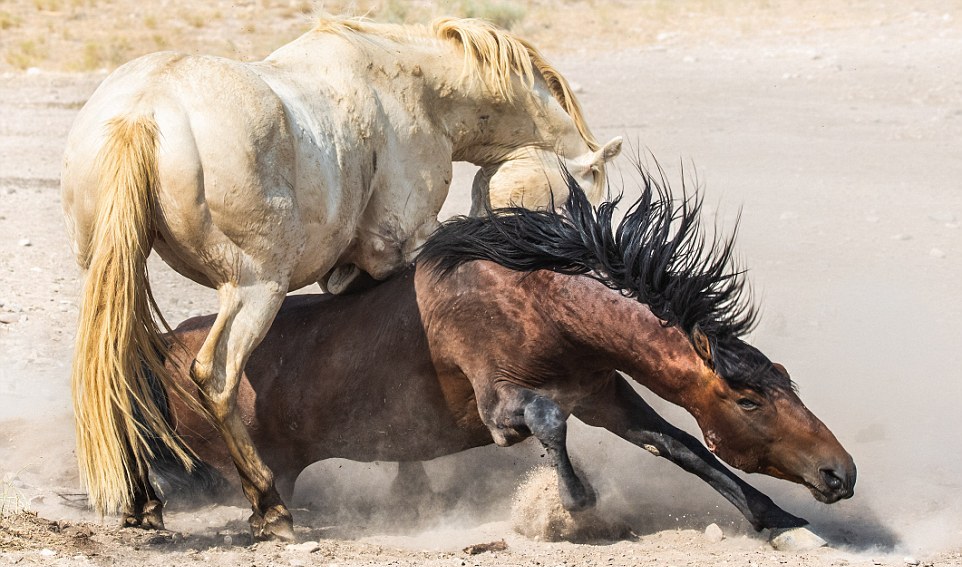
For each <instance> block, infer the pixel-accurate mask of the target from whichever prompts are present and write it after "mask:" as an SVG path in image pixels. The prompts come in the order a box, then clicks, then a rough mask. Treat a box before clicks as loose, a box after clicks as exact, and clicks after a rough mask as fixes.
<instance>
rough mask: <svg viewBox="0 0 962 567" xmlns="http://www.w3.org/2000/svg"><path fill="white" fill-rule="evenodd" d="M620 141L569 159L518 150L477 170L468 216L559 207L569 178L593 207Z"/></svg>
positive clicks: (543, 151) (531, 148) (528, 149)
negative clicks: (506, 209) (519, 209)
mask: <svg viewBox="0 0 962 567" xmlns="http://www.w3.org/2000/svg"><path fill="white" fill-rule="evenodd" d="M621 141H622V140H621V137H620V136H618V137H615V138H613V139H612V140H611V141H609V142H608V143H607V144H605V145H603V146H601V147H599V148H597V149H594V150H592V149H590V148H587V151H586V152H584V153H582V154H581V155H578V156H576V157H573V158H567V157H564V156H563V155H562V154H561V153H559V152H555V151H553V150H551V149H545V148H540V147H536V146H526V147H523V148H519V149H518V150H515V151H514V152H511V153H510V154H509V155H508V156H507V159H505V160H504V161H500V162H498V163H496V164H494V165H490V166H485V167H482V168H481V169H479V170H478V173H477V174H476V175H475V177H474V186H473V188H472V203H471V214H472V215H478V214H480V213H482V212H484V211H485V210H486V208H490V209H495V208H501V207H512V206H515V207H525V208H533V209H545V208H548V207H550V206H551V205H552V204H556V205H557V206H558V207H561V206H562V205H563V204H564V203H565V200H566V199H567V197H568V184H569V183H570V182H571V180H572V179H573V180H574V181H576V182H577V183H578V186H579V187H582V188H583V189H584V191H585V194H586V195H587V196H588V200H589V201H591V202H592V203H595V204H597V203H599V202H600V201H601V200H602V199H603V198H604V196H605V189H606V187H607V178H606V175H605V169H606V164H607V163H608V162H609V161H611V160H612V159H614V158H615V157H616V156H617V155H618V154H619V153H621Z"/></svg>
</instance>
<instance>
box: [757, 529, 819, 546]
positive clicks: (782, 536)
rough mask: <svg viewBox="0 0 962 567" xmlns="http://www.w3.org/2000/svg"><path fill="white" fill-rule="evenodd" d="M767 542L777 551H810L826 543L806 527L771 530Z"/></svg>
mask: <svg viewBox="0 0 962 567" xmlns="http://www.w3.org/2000/svg"><path fill="white" fill-rule="evenodd" d="M768 542H769V543H770V544H771V545H772V547H774V548H775V549H777V550H778V551H795V552H798V551H811V550H813V549H817V548H819V547H823V546H825V545H828V544H827V542H826V541H825V540H824V539H822V538H820V537H818V536H817V535H815V534H814V533H813V532H812V531H811V530H809V529H806V528H789V529H787V530H772V534H771V537H770V538H769V540H768Z"/></svg>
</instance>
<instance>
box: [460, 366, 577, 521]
mask: <svg viewBox="0 0 962 567" xmlns="http://www.w3.org/2000/svg"><path fill="white" fill-rule="evenodd" d="M478 408H479V409H480V410H481V418H482V419H483V420H484V422H485V424H486V425H487V426H488V428H489V429H490V431H491V434H492V437H493V438H494V442H495V443H497V444H498V445H500V446H507V445H512V444H514V443H517V442H519V441H521V440H523V439H526V438H527V437H529V436H531V435H534V436H535V437H536V438H537V439H538V441H540V442H541V445H542V446H543V447H544V448H545V451H546V454H547V456H548V459H549V462H550V463H551V464H552V465H553V466H554V468H555V471H556V472H557V473H558V490H559V491H560V496H561V504H562V505H563V506H564V508H565V510H568V511H569V512H577V511H580V510H584V509H586V508H590V507H592V506H594V505H595V494H594V491H593V490H591V488H590V487H589V486H588V485H587V484H585V483H584V482H583V481H582V480H581V479H580V478H578V475H577V474H576V473H575V470H574V466H573V465H572V464H571V459H570V458H569V456H568V447H567V437H568V424H567V417H568V416H567V415H565V413H564V411H563V410H562V409H561V407H560V406H558V404H556V403H555V402H554V401H553V400H551V399H550V398H547V397H545V396H542V395H540V394H537V393H535V392H533V391H531V390H528V389H525V388H520V387H517V386H514V385H508V384H505V383H501V384H499V386H498V387H497V390H496V391H495V392H492V393H489V394H488V395H484V396H482V395H479V396H478Z"/></svg>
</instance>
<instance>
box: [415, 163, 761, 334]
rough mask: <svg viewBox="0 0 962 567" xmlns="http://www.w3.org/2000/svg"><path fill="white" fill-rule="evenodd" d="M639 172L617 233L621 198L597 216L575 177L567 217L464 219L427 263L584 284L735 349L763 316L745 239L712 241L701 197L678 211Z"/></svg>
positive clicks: (687, 199) (512, 214)
mask: <svg viewBox="0 0 962 567" xmlns="http://www.w3.org/2000/svg"><path fill="white" fill-rule="evenodd" d="M638 169H639V172H640V173H641V176H642V179H643V190H642V193H641V197H640V198H639V199H638V200H637V201H635V202H634V203H633V204H632V205H631V206H630V207H629V209H628V211H627V213H626V214H625V216H624V218H623V219H622V220H621V222H620V223H618V224H617V226H616V227H615V226H614V223H613V217H614V213H615V209H616V207H617V205H618V202H619V200H620V198H618V199H615V200H613V201H609V202H604V203H602V204H601V205H599V206H598V207H597V208H594V207H592V205H591V203H590V202H589V201H588V199H587V197H586V196H585V193H584V191H583V190H582V189H581V188H580V187H579V186H578V184H577V183H576V182H575V181H574V179H573V178H571V177H570V176H568V189H569V196H568V199H567V201H566V202H565V204H564V212H563V213H558V212H555V211H554V210H547V211H534V210H528V209H524V208H520V207H518V208H513V207H512V208H504V209H497V210H493V211H490V214H489V215H488V216H486V217H481V218H478V217H463V216H462V217H455V218H453V219H451V220H449V221H447V222H445V223H444V224H442V226H441V228H440V229H438V230H437V231H436V232H435V233H434V234H433V235H432V236H431V237H430V238H429V239H428V241H427V242H426V243H425V244H424V245H423V247H422V249H421V252H420V255H419V256H418V262H419V263H420V264H425V265H427V266H429V267H430V268H431V269H433V270H434V272H435V274H436V275H437V277H445V276H446V275H448V274H450V273H451V272H452V271H453V270H455V269H456V268H457V267H458V266H460V265H461V264H464V263H466V262H470V261H473V260H488V261H491V262H495V263H497V264H499V265H501V266H504V267H506V268H508V269H511V270H517V271H521V272H532V271H536V270H551V271H555V272H558V273H562V274H569V275H585V276H589V277H591V278H594V279H596V280H598V281H600V282H601V283H603V284H605V285H606V286H608V287H610V288H612V289H616V290H619V291H620V292H621V293H622V294H623V295H625V296H627V297H632V298H635V299H637V300H638V301H639V302H641V303H644V304H646V305H647V306H648V307H649V309H651V311H652V313H653V314H654V315H655V316H657V317H658V318H659V319H661V320H662V321H664V323H665V325H666V326H672V325H678V326H680V327H681V328H682V329H683V330H684V331H685V332H686V333H688V334H689V336H690V335H691V333H692V332H693V330H694V329H695V327H696V326H697V327H698V328H700V329H701V330H702V331H703V332H704V333H706V334H707V335H709V336H711V337H713V338H715V341H716V342H719V341H721V342H725V343H729V342H730V341H728V339H729V338H731V339H734V338H737V337H740V336H742V335H744V334H746V333H747V332H749V331H750V330H751V329H752V328H753V326H754V323H755V319H756V314H757V310H756V308H755V307H754V305H753V304H752V301H751V292H750V289H749V287H748V286H747V283H746V280H745V278H744V271H742V270H741V269H739V268H738V267H737V266H736V265H735V259H734V256H733V244H734V234H735V232H736V231H735V230H733V231H732V233H731V234H730V235H728V236H727V237H718V236H717V234H716V236H715V237H713V238H712V239H708V238H706V237H705V235H704V232H703V230H702V228H701V225H700V224H699V218H700V213H701V208H702V197H701V196H700V195H699V193H698V190H697V189H696V190H694V191H693V192H692V193H691V194H689V193H688V192H687V190H686V187H685V185H684V183H683V184H682V196H681V198H680V199H678V200H677V202H676V199H674V197H673V196H672V193H671V191H670V189H669V187H668V184H667V182H666V180H665V176H664V171H663V170H662V169H661V168H660V167H658V168H657V172H658V177H657V178H656V177H655V176H654V175H652V174H651V173H650V172H649V171H647V170H645V169H644V168H642V167H641V166H638ZM683 177H684V175H683ZM551 209H554V207H551ZM736 230H737V224H736Z"/></svg>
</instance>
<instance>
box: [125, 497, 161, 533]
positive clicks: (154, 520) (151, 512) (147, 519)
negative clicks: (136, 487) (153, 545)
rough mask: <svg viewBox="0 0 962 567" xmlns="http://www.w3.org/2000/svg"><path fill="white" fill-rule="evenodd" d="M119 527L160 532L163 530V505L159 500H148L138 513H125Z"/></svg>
mask: <svg viewBox="0 0 962 567" xmlns="http://www.w3.org/2000/svg"><path fill="white" fill-rule="evenodd" d="M120 527H122V528H141V529H144V530H162V529H164V505H163V504H162V503H161V502H160V501H159V500H148V501H147V503H146V504H144V507H143V508H142V509H141V510H140V512H136V513H131V512H128V513H125V514H124V515H123V517H122V518H121V520H120Z"/></svg>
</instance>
